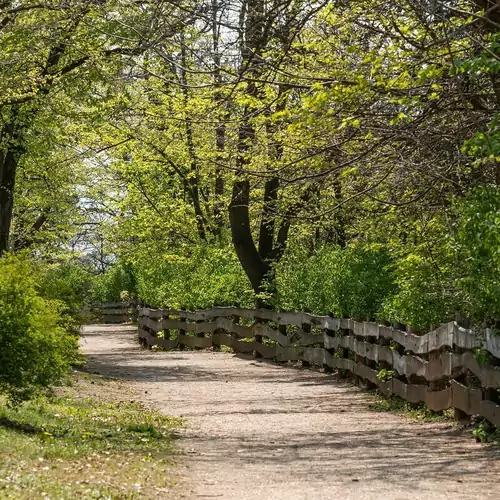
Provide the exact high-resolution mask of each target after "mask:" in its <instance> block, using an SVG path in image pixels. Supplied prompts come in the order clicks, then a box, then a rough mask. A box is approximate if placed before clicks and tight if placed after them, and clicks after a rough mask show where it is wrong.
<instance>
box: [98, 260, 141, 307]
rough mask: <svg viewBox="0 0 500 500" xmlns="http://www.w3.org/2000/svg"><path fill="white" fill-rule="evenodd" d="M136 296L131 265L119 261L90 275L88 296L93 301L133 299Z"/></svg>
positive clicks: (135, 285)
mask: <svg viewBox="0 0 500 500" xmlns="http://www.w3.org/2000/svg"><path fill="white" fill-rule="evenodd" d="M136 296H137V284H136V276H135V272H134V269H133V267H132V266H131V265H130V264H128V263H125V262H122V261H119V262H117V263H116V264H115V265H113V266H111V267H110V268H109V269H108V270H107V272H105V273H104V274H98V275H95V276H93V277H92V281H91V289H90V298H91V301H92V302H94V303H100V302H120V301H128V300H133V299H134V298H135V297H136Z"/></svg>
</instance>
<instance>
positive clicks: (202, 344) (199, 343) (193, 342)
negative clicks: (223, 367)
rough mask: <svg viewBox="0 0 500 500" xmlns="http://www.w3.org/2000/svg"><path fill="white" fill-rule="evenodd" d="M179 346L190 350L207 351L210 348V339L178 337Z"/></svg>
mask: <svg viewBox="0 0 500 500" xmlns="http://www.w3.org/2000/svg"><path fill="white" fill-rule="evenodd" d="M178 340H179V344H182V345H185V346H187V347H191V348H193V349H194V348H199V349H207V348H208V347H212V338H207V337H193V336H191V335H179V338H178Z"/></svg>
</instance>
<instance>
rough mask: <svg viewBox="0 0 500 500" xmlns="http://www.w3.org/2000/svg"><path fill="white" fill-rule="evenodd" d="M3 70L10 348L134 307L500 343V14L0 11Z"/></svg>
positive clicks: (2, 263)
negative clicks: (305, 316) (231, 310)
mask: <svg viewBox="0 0 500 500" xmlns="http://www.w3.org/2000/svg"><path fill="white" fill-rule="evenodd" d="M0 68H1V71H0V254H2V255H3V256H4V257H3V258H2V259H0V273H1V276H0V326H2V325H3V326H4V329H6V330H5V331H7V326H8V328H10V330H9V331H11V332H12V338H17V337H18V335H17V334H15V333H14V332H15V331H17V330H16V328H21V329H22V328H26V325H28V324H31V323H30V322H32V321H33V317H35V316H36V314H35V315H33V314H31V313H30V312H29V311H35V310H36V311H38V313H40V311H42V310H44V311H46V310H47V308H48V306H51V307H49V309H50V310H51V311H53V312H52V313H50V314H52V316H51V319H50V320H48V319H47V314H48V313H45V319H44V321H45V324H46V325H57V324H59V325H60V324H62V323H65V322H67V317H68V316H67V315H68V314H70V312H71V311H74V310H76V309H79V308H81V307H82V306H84V305H85V304H89V303H94V302H99V301H116V300H128V299H137V300H140V301H143V302H144V303H147V304H150V305H151V306H155V307H166V306H168V307H185V308H187V309H198V308H206V307H211V306H228V305H237V306H248V307H254V306H256V305H257V306H260V307H272V308H276V309H279V310H300V311H309V312H314V313H321V314H333V315H335V316H339V317H352V318H355V319H361V320H365V319H370V320H385V321H393V322H398V323H403V324H406V325H410V326H411V327H412V328H414V330H416V331H426V330H428V329H429V328H432V327H433V326H436V325H438V324H440V323H442V322H445V321H449V320H452V319H459V320H460V321H462V322H465V323H468V325H469V326H470V325H473V326H478V327H484V326H489V327H496V326H498V320H499V319H500V189H499V183H500V168H499V163H498V162H499V158H500V129H499V127H500V122H499V115H498V112H499V110H500V2H496V1H493V0H452V1H438V0H418V1H417V0H398V1H390V2H388V1H382V0H359V1H348V0H332V1H326V0H238V1H232V0H231V1H230V0H207V1H206V2H196V1H193V0H179V1H175V2H173V1H165V0H157V1H154V2H150V1H120V0H74V1H66V0H44V1H42V2H34V1H31V0H24V1H0ZM26 297H28V298H26ZM28 303H29V304H30V306H29V307H28V308H27V307H26V304H28ZM30 308H31V309H30ZM23 311H24V312H23ZM26 311H28V312H26ZM38 313H37V314H38ZM15 315H18V316H19V315H20V316H21V317H22V318H24V319H23V320H19V321H17V320H16V321H14V322H13V320H12V317H13V316H15ZM61 315H62V317H63V318H66V319H63V320H62V319H61ZM13 324H15V325H17V326H15V327H12V325H13ZM6 325H7V326H6ZM32 326H33V325H32ZM40 328H41V327H40ZM40 328H38V330H37V329H36V328H31V331H32V332H33V331H37V332H38V334H39V340H40V338H42V337H43V338H47V334H46V331H47V329H48V330H50V329H51V327H50V326H49V327H47V328H43V330H44V331H45V334H43V335H42V334H41V333H40V332H41V330H40ZM66 330H67V328H66ZM51 331H54V328H52V330H51ZM4 336H5V335H4ZM56 337H57V335H56V336H55V337H54V342H55V343H57V342H59V340H60V336H59V337H57V338H56ZM57 339H59V340H57ZM30 342H32V340H31V341H30ZM30 345H33V344H30ZM25 348H26V346H24V347H23V349H25ZM34 349H35V350H36V348H34ZM65 349H69V347H68V345H66V347H65ZM5 359H8V356H7V355H6V357H5ZM37 370H38V368H37ZM12 380H14V378H13V379H12ZM28 385H29V384H28Z"/></svg>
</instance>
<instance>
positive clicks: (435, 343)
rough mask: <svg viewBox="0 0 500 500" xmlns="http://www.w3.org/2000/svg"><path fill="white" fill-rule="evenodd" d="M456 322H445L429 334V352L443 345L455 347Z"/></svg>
mask: <svg viewBox="0 0 500 500" xmlns="http://www.w3.org/2000/svg"><path fill="white" fill-rule="evenodd" d="M453 336H454V323H453V322H451V323H445V324H444V325H441V326H440V327H439V328H436V330H434V331H432V332H430V333H428V334H427V337H428V352H431V351H437V350H439V349H441V348H442V347H444V346H446V347H453Z"/></svg>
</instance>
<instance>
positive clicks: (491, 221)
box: [455, 187, 500, 322]
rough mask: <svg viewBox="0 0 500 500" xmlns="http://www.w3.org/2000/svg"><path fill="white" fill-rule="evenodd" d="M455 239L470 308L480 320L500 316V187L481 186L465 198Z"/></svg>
mask: <svg viewBox="0 0 500 500" xmlns="http://www.w3.org/2000/svg"><path fill="white" fill-rule="evenodd" d="M455 240H456V241H455V243H456V247H457V255H458V258H459V261H460V265H461V267H462V273H461V277H460V279H459V286H460V287H461V288H462V289H463V290H464V291H465V293H466V294H467V299H466V300H465V301H464V302H465V308H466V312H467V313H468V315H469V316H470V317H471V318H473V319H474V320H475V321H476V322H482V321H483V320H484V319H485V318H491V319H495V320H497V321H498V320H500V189H499V188H497V187H483V188H477V189H475V190H474V191H472V193H470V195H469V196H468V197H467V198H466V199H465V200H464V201H463V202H462V204H461V206H460V223H459V226H458V230H457V235H456V238H455Z"/></svg>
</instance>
